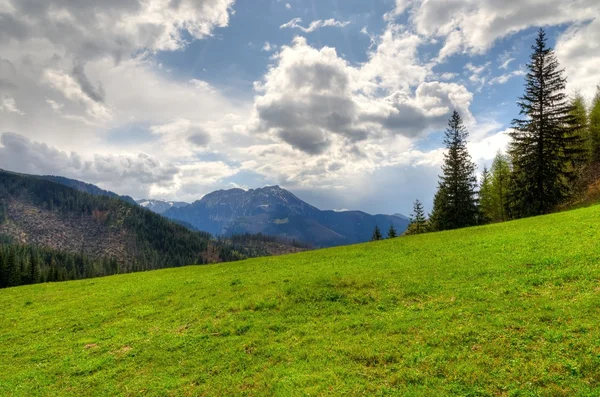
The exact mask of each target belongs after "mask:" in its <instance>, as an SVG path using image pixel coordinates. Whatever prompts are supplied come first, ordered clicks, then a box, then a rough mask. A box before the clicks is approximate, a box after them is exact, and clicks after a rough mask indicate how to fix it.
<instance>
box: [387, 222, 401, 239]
mask: <svg viewBox="0 0 600 397" xmlns="http://www.w3.org/2000/svg"><path fill="white" fill-rule="evenodd" d="M396 237H398V232H397V231H396V228H395V227H394V225H393V224H391V225H390V228H389V229H388V235H387V238H396Z"/></svg>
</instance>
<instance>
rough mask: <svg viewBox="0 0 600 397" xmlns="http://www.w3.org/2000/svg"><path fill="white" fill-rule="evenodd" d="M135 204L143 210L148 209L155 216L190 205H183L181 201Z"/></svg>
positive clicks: (141, 201)
mask: <svg viewBox="0 0 600 397" xmlns="http://www.w3.org/2000/svg"><path fill="white" fill-rule="evenodd" d="M136 203H138V204H139V205H141V206H142V207H144V208H147V209H149V210H150V211H152V212H156V213H157V214H162V213H164V212H165V211H167V210H169V209H171V208H182V207H187V206H188V205H190V204H189V203H184V202H182V201H166V200H152V199H142V200H136Z"/></svg>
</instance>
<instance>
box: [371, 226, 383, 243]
mask: <svg viewBox="0 0 600 397" xmlns="http://www.w3.org/2000/svg"><path fill="white" fill-rule="evenodd" d="M379 240H383V235H382V234H381V230H379V226H378V225H375V229H374V230H373V235H372V236H371V241H379Z"/></svg>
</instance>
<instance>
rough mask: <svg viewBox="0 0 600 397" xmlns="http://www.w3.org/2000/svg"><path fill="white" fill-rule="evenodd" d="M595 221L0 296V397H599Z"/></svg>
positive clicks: (587, 218) (592, 213) (597, 215)
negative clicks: (244, 396) (402, 396)
mask: <svg viewBox="0 0 600 397" xmlns="http://www.w3.org/2000/svg"><path fill="white" fill-rule="evenodd" d="M599 242H600V206H596V207H590V208H585V209H581V210H576V211H571V212H564V213H560V214H555V215H551V216H546V217H539V218H533V219H526V220H521V221H517V222H511V223H505V224H500V225H492V226H488V227H481V228H472V229H465V230H459V231H454V232H446V233H437V234H431V235H423V236H415V237H410V238H402V239H396V240H393V241H384V242H380V243H373V244H366V245H358V246H353V247H343V248H335V249H329V250H322V251H315V252H306V253H301V254H297V255H290V256H285V257H276V258H263V259H254V260H249V261H245V262H239V263H234V264H221V265H211V266H204V267H189V268H183V269H170V270H164V271H156V272H149V273H142V274H140V273H138V274H131V275H124V276H114V277H108V278H103V279H94V280H84V281H76V282H68V283H58V284H47V285H37V286H29V287H20V288H14V289H9V290H3V291H0V308H1V310H2V312H1V314H0V346H2V349H1V350H0V395H6V394H8V395H11V393H14V395H24V396H32V395H36V394H49V395H57V394H64V395H88V394H94V395H109V394H120V395H139V394H140V393H144V394H146V395H217V396H218V395H223V394H226V393H239V394H242V393H245V394H247V395H265V394H269V395H273V394H275V395H286V396H287V395H300V394H311V395H315V394H341V393H344V392H346V393H350V394H359V393H365V394H367V395H378V394H379V395H382V394H386V393H388V394H399V393H403V394H406V395H444V394H460V395H552V396H554V395H569V396H570V395H599V394H600V329H599V327H598V318H599V315H600V244H599Z"/></svg>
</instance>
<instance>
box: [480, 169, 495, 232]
mask: <svg viewBox="0 0 600 397" xmlns="http://www.w3.org/2000/svg"><path fill="white" fill-rule="evenodd" d="M492 195H493V192H492V175H491V174H490V172H489V171H488V169H487V166H486V165H484V166H483V172H482V173H481V184H480V185H479V216H480V218H479V223H481V224H482V225H485V224H487V223H490V222H491V221H492V217H493V212H494V207H493V197H492Z"/></svg>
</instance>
